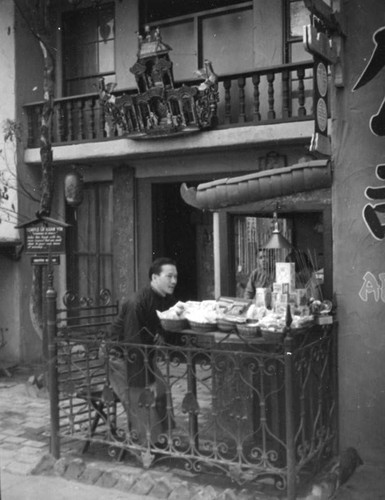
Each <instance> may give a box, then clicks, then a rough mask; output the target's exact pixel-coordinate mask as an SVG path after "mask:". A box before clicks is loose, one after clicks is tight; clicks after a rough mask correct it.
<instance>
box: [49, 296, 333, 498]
mask: <svg viewBox="0 0 385 500" xmlns="http://www.w3.org/2000/svg"><path fill="white" fill-rule="evenodd" d="M52 304H53V301H52ZM51 312H53V309H52V311H51ZM60 314H61V313H58V314H57V316H58V317H59V316H60ZM68 317H71V315H69V316H68ZM72 318H73V316H72ZM98 322H99V321H98ZM84 325H86V326H84ZM84 325H83V324H82V322H78V324H74V323H73V324H71V325H70V326H68V324H65V322H63V317H61V319H60V321H59V322H56V323H55V333H54V332H53V329H52V330H51V337H50V338H51V343H50V353H51V359H55V360H56V361H57V362H56V363H55V367H54V370H55V371H56V372H55V373H53V374H52V375H53V377H51V381H53V383H52V382H51V386H50V389H51V404H52V405H53V407H52V406H51V418H53V419H54V421H53V422H52V437H51V438H52V449H53V453H54V454H55V453H56V455H57V456H58V455H60V451H59V450H60V444H59V442H60V439H62V438H65V437H70V438H76V439H79V440H81V441H83V443H84V447H83V451H87V449H88V447H89V446H90V445H92V444H93V443H104V444H105V445H107V446H108V449H109V453H110V454H111V456H115V457H120V458H122V457H123V455H124V454H126V453H128V454H130V455H133V456H136V457H137V458H138V459H139V460H140V462H141V463H142V465H143V466H144V467H150V466H152V465H153V464H156V463H161V462H162V461H164V460H166V459H170V458H171V459H177V460H178V463H179V464H183V465H184V467H186V468H187V469H189V470H191V471H196V472H202V471H205V472H212V473H216V472H217V473H221V474H225V475H227V476H229V477H230V478H231V479H232V480H234V481H236V482H238V483H239V484H243V483H246V482H254V481H255V482H257V481H259V480H261V479H262V478H267V477H268V478H271V479H272V480H273V481H274V483H275V486H276V487H277V488H279V489H282V490H287V494H288V498H290V499H294V498H295V490H296V484H297V482H298V479H299V478H300V476H301V473H303V472H306V471H307V468H308V466H309V465H311V466H312V468H313V469H312V470H314V467H315V466H316V467H317V466H320V465H321V463H322V462H323V460H324V459H326V458H328V457H329V458H330V456H331V455H332V454H333V451H335V450H334V447H335V445H336V434H337V431H336V398H337V390H336V364H335V349H336V343H335V340H336V338H335V332H334V330H333V327H330V326H325V327H313V328H311V329H309V330H306V331H305V332H303V333H301V334H299V335H295V336H293V335H292V334H291V332H290V331H288V334H287V335H286V337H285V339H284V340H283V342H278V343H277V342H276V341H275V342H271V343H266V342H262V341H260V340H259V341H258V342H256V341H252V340H247V339H243V338H241V337H240V336H239V335H237V334H225V333H219V332H215V333H210V334H208V333H196V332H192V331H190V330H187V331H182V332H178V333H173V334H170V333H168V334H166V342H164V343H162V344H159V345H154V346H149V345H145V344H137V343H122V342H117V341H114V340H113V339H111V338H109V335H108V328H107V327H106V325H103V326H102V327H100V326H97V327H96V328H94V329H92V324H91V325H90V322H89V321H87V322H86V323H85V324H84ZM53 333H54V334H53Z"/></svg>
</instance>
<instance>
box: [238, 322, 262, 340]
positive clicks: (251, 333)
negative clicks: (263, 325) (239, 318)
mask: <svg viewBox="0 0 385 500" xmlns="http://www.w3.org/2000/svg"><path fill="white" fill-rule="evenodd" d="M237 332H238V333H239V335H240V336H241V337H243V338H247V339H253V338H255V337H260V336H261V330H260V328H259V325H258V324H256V323H243V324H240V323H239V324H237Z"/></svg>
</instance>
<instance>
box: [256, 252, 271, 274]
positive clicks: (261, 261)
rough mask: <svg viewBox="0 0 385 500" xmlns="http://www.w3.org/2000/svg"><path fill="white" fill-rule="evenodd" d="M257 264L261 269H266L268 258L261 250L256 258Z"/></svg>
mask: <svg viewBox="0 0 385 500" xmlns="http://www.w3.org/2000/svg"><path fill="white" fill-rule="evenodd" d="M257 263H258V266H260V267H261V268H262V269H265V270H266V269H267V267H268V263H269V261H268V258H267V254H266V252H263V251H262V250H261V251H260V252H258V259H257Z"/></svg>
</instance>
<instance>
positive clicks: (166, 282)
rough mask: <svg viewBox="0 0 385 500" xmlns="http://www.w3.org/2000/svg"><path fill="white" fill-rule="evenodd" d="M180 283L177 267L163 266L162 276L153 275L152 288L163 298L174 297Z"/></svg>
mask: <svg viewBox="0 0 385 500" xmlns="http://www.w3.org/2000/svg"><path fill="white" fill-rule="evenodd" d="M177 281H178V271H177V269H176V267H175V266H172V265H170V264H166V265H164V266H162V270H161V272H160V274H153V275H152V279H151V286H152V287H153V288H154V289H155V290H156V291H157V292H158V293H159V294H160V295H162V296H163V297H165V296H166V295H172V294H173V293H174V289H175V287H176V284H177Z"/></svg>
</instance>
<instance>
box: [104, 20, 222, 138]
mask: <svg viewBox="0 0 385 500" xmlns="http://www.w3.org/2000/svg"><path fill="white" fill-rule="evenodd" d="M171 50H172V49H171V47H170V46H169V45H167V44H166V43H164V42H163V41H162V38H161V36H160V31H159V28H157V29H155V30H154V31H152V32H151V30H150V28H149V27H148V26H146V27H145V33H144V36H142V35H138V53H137V61H136V63H135V64H134V65H133V66H132V67H131V68H130V71H131V72H132V73H133V74H134V75H135V80H136V84H137V87H138V91H139V92H138V93H137V94H135V95H128V94H127V95H122V96H119V97H116V96H114V95H113V94H112V91H113V89H114V87H115V84H108V85H105V84H104V80H103V79H101V81H100V87H99V95H100V101H101V103H102V105H103V108H104V112H105V115H106V124H107V130H106V134H107V136H111V135H116V134H117V132H118V131H119V132H120V133H127V134H130V137H132V138H143V137H147V138H149V137H154V138H155V137H166V136H168V135H173V134H176V133H180V134H182V133H186V132H190V131H197V130H205V129H209V128H212V127H215V126H216V125H217V103H218V100H219V97H218V77H217V75H216V74H215V72H214V70H213V67H212V64H211V62H210V61H205V62H204V68H203V69H201V70H198V71H196V72H195V73H196V74H197V76H198V77H199V78H200V79H202V80H203V81H202V82H201V83H200V84H199V85H197V86H194V85H192V86H187V85H182V86H180V87H178V88H176V87H175V84H174V75H173V64H172V61H171V59H170V57H169V52H170V51H171Z"/></svg>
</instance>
